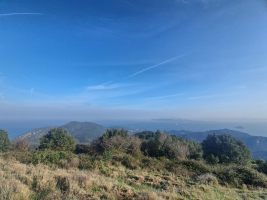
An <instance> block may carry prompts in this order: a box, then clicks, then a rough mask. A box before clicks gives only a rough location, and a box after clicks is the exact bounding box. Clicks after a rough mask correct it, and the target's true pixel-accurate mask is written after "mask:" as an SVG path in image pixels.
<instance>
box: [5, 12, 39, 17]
mask: <svg viewBox="0 0 267 200" xmlns="http://www.w3.org/2000/svg"><path fill="white" fill-rule="evenodd" d="M15 15H43V14H42V13H31V12H25V13H16V12H14V13H0V17H8V16H15Z"/></svg>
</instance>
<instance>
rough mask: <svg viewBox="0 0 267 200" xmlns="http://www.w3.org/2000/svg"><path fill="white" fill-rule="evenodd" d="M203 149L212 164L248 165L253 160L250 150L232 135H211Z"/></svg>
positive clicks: (204, 143)
mask: <svg viewBox="0 0 267 200" xmlns="http://www.w3.org/2000/svg"><path fill="white" fill-rule="evenodd" d="M202 148H203V152H204V158H205V159H206V160H207V161H208V162H210V163H217V162H218V163H237V164H246V163H248V161H250V160H251V154H250V151H249V150H248V148H247V147H246V146H245V145H244V144H243V143H242V142H241V141H239V140H236V139H235V138H233V137H232V136H230V135H209V136H208V137H207V138H206V139H205V140H204V141H203V142H202Z"/></svg>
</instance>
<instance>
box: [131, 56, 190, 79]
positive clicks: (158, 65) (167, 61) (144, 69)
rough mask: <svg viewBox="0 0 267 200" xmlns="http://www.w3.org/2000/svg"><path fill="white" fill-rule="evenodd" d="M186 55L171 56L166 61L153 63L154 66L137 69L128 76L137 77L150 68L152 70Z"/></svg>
mask: <svg viewBox="0 0 267 200" xmlns="http://www.w3.org/2000/svg"><path fill="white" fill-rule="evenodd" d="M184 56H185V55H179V56H175V57H172V58H169V59H167V60H165V61H163V62H161V63H158V64H155V65H152V66H149V67H146V68H143V69H141V70H139V71H137V72H135V73H133V74H131V75H130V76H128V77H127V78H128V79H129V78H133V77H136V76H138V75H140V74H143V73H145V72H147V71H150V70H152V69H155V68H158V67H160V66H161V65H165V64H167V63H171V62H173V61H175V60H177V59H180V58H182V57H184Z"/></svg>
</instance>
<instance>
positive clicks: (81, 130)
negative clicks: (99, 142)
mask: <svg viewBox="0 0 267 200" xmlns="http://www.w3.org/2000/svg"><path fill="white" fill-rule="evenodd" d="M51 128H55V127H45V128H39V129H34V130H31V131H28V132H26V133H24V134H23V135H21V136H19V137H17V138H16V139H15V141H16V140H25V141H27V142H28V143H29V144H30V145H37V144H39V141H40V138H41V137H42V136H44V135H45V134H47V133H48V131H49V130H50V129H51ZM59 128H64V129H65V130H67V131H68V132H69V133H70V134H71V135H72V136H73V137H74V138H75V140H76V141H77V143H89V142H91V141H92V140H94V139H95V138H97V137H99V136H101V135H102V134H103V133H104V132H105V130H106V128H105V127H103V126H101V125H99V124H96V123H92V122H69V123H67V124H65V125H63V126H59Z"/></svg>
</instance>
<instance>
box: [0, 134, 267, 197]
mask: <svg viewBox="0 0 267 200" xmlns="http://www.w3.org/2000/svg"><path fill="white" fill-rule="evenodd" d="M226 139H227V141H228V140H229V139H230V140H229V141H231V140H232V139H231V138H227V137H226ZM63 141H65V142H63ZM65 144H67V145H65ZM230 144H232V143H230ZM233 144H234V143H233ZM241 147H242V146H241ZM73 149H74V144H73V142H72V140H71V138H69V137H68V135H67V134H66V133H65V132H64V131H63V130H56V129H54V130H52V131H51V132H50V135H47V136H45V137H44V138H43V139H42V141H41V145H40V148H39V149H37V150H29V149H28V147H27V144H25V143H24V142H23V141H20V142H17V143H16V144H13V146H12V148H10V149H9V150H6V151H3V152H2V153H1V154H0V199H1V200H2V199H3V200H27V199H30V200H51V199H54V200H60V199H65V200H74V199H77V200H87V199H137V200H138V199H140V200H146V199H147V200H149V199H151V200H152V199H188V200H189V199H190V200H191V199H199V200H202V199H203V200H209V199H210V200H214V199H229V200H230V199H240V200H241V199H267V189H266V188H267V176H266V175H265V174H264V173H260V172H264V169H265V164H264V162H260V163H257V162H255V161H252V160H251V161H249V160H248V159H249V156H247V157H246V159H242V158H240V159H242V165H241V164H240V163H234V162H233V163H231V162H228V161H229V159H227V160H226V161H227V163H220V157H218V158H217V157H216V155H215V156H213V157H214V158H212V159H211V158H210V157H208V160H204V159H203V157H202V152H201V149H202V148H201V146H200V145H199V144H194V143H190V142H187V141H184V140H182V139H179V138H175V137H170V136H168V135H165V134H162V133H151V132H150V133H145V134H139V135H138V136H129V135H128V134H127V132H126V131H123V130H109V131H107V132H106V133H105V134H104V135H103V136H102V137H100V138H99V139H97V140H96V141H95V142H93V143H92V144H91V145H78V146H76V148H75V151H73ZM234 150H235V146H233V152H234ZM222 158H223V159H225V157H222ZM240 159H239V160H240ZM209 160H211V161H212V163H210V162H208V161H209ZM239 160H238V162H239ZM215 161H216V162H215ZM259 164H260V165H259ZM258 166H261V168H258Z"/></svg>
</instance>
